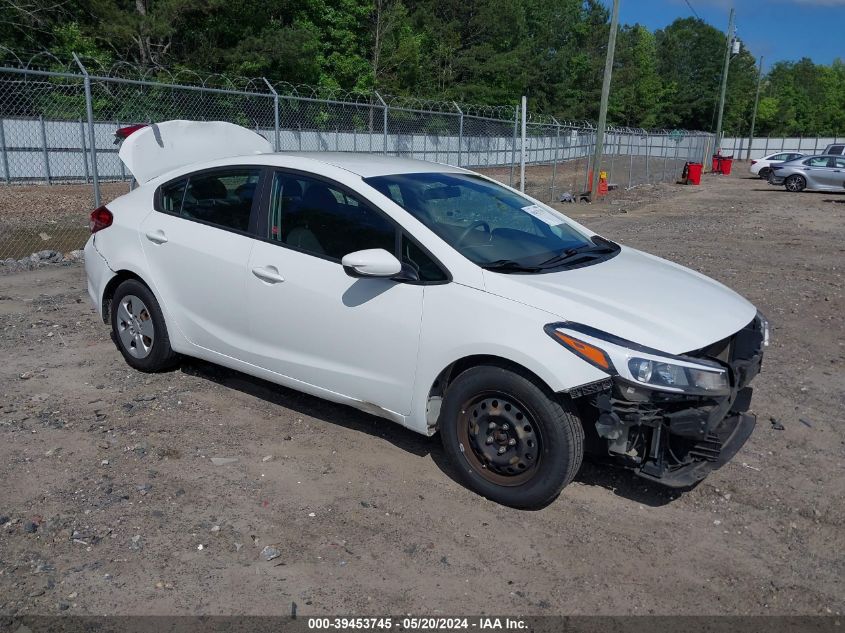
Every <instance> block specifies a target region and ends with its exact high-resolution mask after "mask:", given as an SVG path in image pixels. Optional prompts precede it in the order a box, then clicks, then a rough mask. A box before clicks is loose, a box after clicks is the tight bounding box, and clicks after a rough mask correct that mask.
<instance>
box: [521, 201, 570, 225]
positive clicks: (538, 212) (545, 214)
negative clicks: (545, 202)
mask: <svg viewBox="0 0 845 633" xmlns="http://www.w3.org/2000/svg"><path fill="white" fill-rule="evenodd" d="M522 210H523V211H525V212H526V213H527V214H529V215H533V216H534V217H535V218H537V219H538V220H540V222H545V223H546V224H548V225H549V226H557V225H558V224H563V218H562V217H560V216H559V215H557V214H556V213H553V212H552V211H549V210H548V209H544V208H542V207H538V206H537V205H536V204H531V205H528V206H527V207H522Z"/></svg>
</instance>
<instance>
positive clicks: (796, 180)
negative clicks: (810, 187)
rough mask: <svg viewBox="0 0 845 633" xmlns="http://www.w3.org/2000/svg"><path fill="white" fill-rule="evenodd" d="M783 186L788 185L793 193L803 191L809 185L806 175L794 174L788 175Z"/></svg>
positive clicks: (788, 188) (787, 187) (788, 189)
mask: <svg viewBox="0 0 845 633" xmlns="http://www.w3.org/2000/svg"><path fill="white" fill-rule="evenodd" d="M783 186H784V187H786V190H787V191H791V192H792V193H801V192H802V191H804V188H805V187H806V186H807V181H806V179H805V178H804V176H799V175H798V174H792V175H791V176H787V177H786V180H784V181H783Z"/></svg>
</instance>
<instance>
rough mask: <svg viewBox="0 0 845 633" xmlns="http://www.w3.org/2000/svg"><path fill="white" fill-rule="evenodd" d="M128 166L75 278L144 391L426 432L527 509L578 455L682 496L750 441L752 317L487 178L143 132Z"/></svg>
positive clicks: (179, 132) (482, 480)
mask: <svg viewBox="0 0 845 633" xmlns="http://www.w3.org/2000/svg"><path fill="white" fill-rule="evenodd" d="M120 157H121V159H122V160H123V161H124V163H125V164H126V166H127V167H128V168H129V170H130V171H131V172H132V174H133V175H134V176H135V178H136V180H137V182H138V184H139V186H138V187H137V188H136V189H135V190H133V191H132V192H130V193H128V194H126V195H124V196H121V197H120V198H117V199H116V200H114V201H112V202H110V203H109V204H108V207H105V206H103V207H100V208H98V209H96V210H95V211H93V212H92V214H91V231H92V233H93V234H92V236H91V238H90V239H89V241H88V243H87V245H86V247H85V266H86V271H87V277H88V291H89V294H90V296H91V299H92V301H93V303H94V305H95V307H96V310H97V313H98V315H99V316H100V317H101V318H102V319H103V320H104V321H105V322H108V323H110V324H111V327H112V330H113V335H114V340H115V342H116V344H117V347H118V349H119V350H120V352H121V354H122V355H123V357H124V358H125V359H126V362H127V363H128V364H129V365H131V366H132V367H134V368H136V369H138V370H141V371H159V370H163V369H166V368H168V367H171V366H173V364H174V363H175V362H176V361H177V359H178V355H185V356H193V357H197V358H201V359H204V360H206V361H210V362H213V363H218V364H220V365H224V366H226V367H229V368H232V369H235V370H239V371H241V372H244V373H247V374H250V375H253V376H256V377H259V378H263V379H266V380H269V381H272V382H275V383H278V384H280V385H284V386H286V387H290V388H293V389H297V390H300V391H303V392H306V393H310V394H313V395H316V396H319V397H322V398H325V399H327V400H332V401H334V402H339V403H343V404H347V405H351V406H353V407H357V408H359V409H361V410H363V411H366V412H369V413H371V414H374V415H377V416H381V417H383V418H386V419H387V420H391V421H393V422H397V423H399V424H401V425H403V426H406V427H408V428H409V429H412V430H414V431H416V432H418V433H422V434H426V435H433V434H434V433H435V432H439V433H440V436H441V438H442V443H443V446H444V449H445V452H446V454H447V455H448V456H449V458H450V459H451V460H452V462H453V464H454V465H455V471H456V473H457V476H458V477H459V478H460V480H461V481H462V482H463V483H464V484H465V485H467V486H468V487H470V488H471V489H473V490H475V491H477V492H479V493H480V494H482V495H485V496H486V497H488V498H490V499H493V500H495V501H497V502H500V503H503V504H507V505H511V506H514V507H521V508H534V507H539V506H543V505H545V504H547V503H549V502H551V501H552V500H553V499H554V498H555V497H556V496H557V495H558V494H559V492H560V490H561V489H562V488H563V487H564V486H565V485H566V484H568V483H569V482H570V481H571V480H572V478H573V477H574V476H575V474H576V473H577V471H578V469H579V467H580V465H581V460H582V457H583V455H584V452H585V451H588V452H592V453H595V454H597V455H598V456H600V457H602V458H604V459H606V460H611V461H613V462H614V463H616V464H618V465H621V466H623V467H627V468H630V469H632V470H634V471H635V472H636V473H637V474H639V475H640V476H642V477H645V478H647V479H650V480H652V481H655V482H657V483H660V484H664V485H667V486H673V487H686V486H690V485H694V484H696V483H697V482H699V481H700V480H701V479H703V478H704V477H705V475H706V474H707V473H708V472H709V471H711V470H713V469H715V468H719V467H720V466H721V465H723V464H724V463H725V462H726V461H727V460H729V459H730V458H731V457H732V456H733V455H734V454H735V453H736V452H737V451H738V450H739V449H740V447H741V446H742V445H743V444H744V442H745V441H746V439H747V438H748V437H749V435H750V434H751V431H752V429H753V428H754V425H755V416H753V415H752V414H750V413H748V409H749V407H750V402H751V388H750V387H749V382H750V381H751V379H752V378H753V377H754V376H755V375H756V374H757V373H758V372H759V370H760V366H761V361H762V355H763V346H764V344H766V342H767V340H768V324H767V323H766V321H765V319H763V317H762V316H761V315H760V314H759V313H758V311H757V309H756V308H755V307H754V306H753V305H751V304H750V303H749V302H748V301H746V300H745V299H743V298H742V297H740V296H739V295H737V294H736V293H734V292H733V291H731V290H729V289H728V288H726V287H725V286H723V285H721V284H719V283H717V282H715V281H713V280H711V279H708V278H707V277H704V276H703V275H700V274H698V273H696V272H693V271H691V270H688V269H686V268H683V267H681V266H679V265H677V264H673V263H671V262H668V261H665V260H662V259H659V258H657V257H654V256H652V255H647V254H645V253H642V252H640V251H637V250H635V249H632V248H628V247H624V246H620V245H618V244H616V243H614V242H612V241H610V240H607V239H605V238H603V237H601V236H599V235H597V234H595V233H594V232H592V231H590V230H589V229H587V228H585V227H583V226H581V225H579V224H578V223H576V222H574V221H572V220H571V219H569V218H567V217H566V216H564V215H562V214H560V213H559V212H558V211H555V210H554V209H552V208H550V207H548V206H546V205H544V204H542V203H540V202H538V201H537V200H534V199H531V198H529V197H527V196H525V195H524V194H522V193H520V192H518V191H516V190H514V189H511V188H510V187H506V186H504V185H502V184H500V183H498V182H496V181H494V180H491V179H488V178H485V177H484V176H481V175H479V174H475V173H473V172H471V171H468V170H466V169H461V168H458V167H451V166H447V165H440V164H435V163H429V162H423V161H416V160H409V159H404V158H397V157H392V156H382V155H366V154H354V153H273V151H272V148H271V146H270V144H269V143H268V142H267V141H266V140H265V139H264V138H262V137H261V136H259V135H258V134H256V133H254V132H251V131H249V130H247V129H244V128H242V127H239V126H236V125H232V124H229V123H197V122H191V121H169V122H166V123H161V124H157V125H151V126H149V127H144V128H142V129H140V130H137V131H135V132H134V133H133V134H131V135H130V136H128V138H126V140H125V141H123V145H122V147H121V148H120ZM174 423H178V422H176V421H174ZM406 474H407V473H406ZM403 476H404V475H403Z"/></svg>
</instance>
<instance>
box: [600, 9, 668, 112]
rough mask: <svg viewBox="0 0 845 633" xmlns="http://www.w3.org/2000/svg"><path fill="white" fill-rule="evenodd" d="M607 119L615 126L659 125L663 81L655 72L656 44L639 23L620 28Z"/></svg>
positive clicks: (652, 35)
mask: <svg viewBox="0 0 845 633" xmlns="http://www.w3.org/2000/svg"><path fill="white" fill-rule="evenodd" d="M616 46H617V49H616V51H617V52H616V58H615V65H614V69H613V78H612V83H611V87H610V103H609V104H608V111H609V112H608V118H609V120H610V121H612V122H613V123H615V124H617V125H626V126H629V127H643V128H653V127H657V126H659V125H661V124H662V118H663V116H662V115H663V113H662V111H661V101H662V96H663V82H662V81H661V79H660V75H659V74H658V73H657V41H656V39H655V37H654V34H653V33H651V31H649V30H648V29H646V28H645V27H643V26H640V25H639V24H635V25H634V26H623V27H622V28H620V30H619V35H618V37H617V42H616Z"/></svg>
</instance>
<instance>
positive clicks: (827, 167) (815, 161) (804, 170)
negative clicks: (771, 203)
mask: <svg viewBox="0 0 845 633" xmlns="http://www.w3.org/2000/svg"><path fill="white" fill-rule="evenodd" d="M769 168H770V169H771V172H770V173H769V184H772V185H783V186H784V187H786V190H787V191H793V192H799V191H804V190H805V189H809V190H812V191H842V187H843V186H845V156H830V155H820V156H805V157H804V158H799V159H797V160H792V161H789V162H788V163H775V164H772V165H770V167H769Z"/></svg>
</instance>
